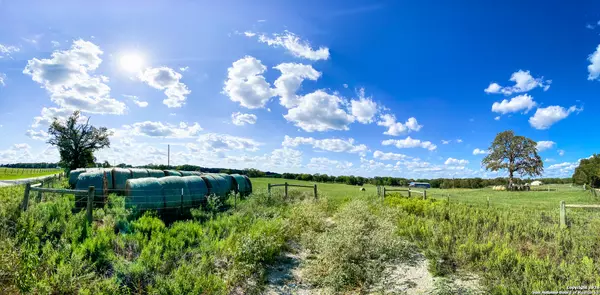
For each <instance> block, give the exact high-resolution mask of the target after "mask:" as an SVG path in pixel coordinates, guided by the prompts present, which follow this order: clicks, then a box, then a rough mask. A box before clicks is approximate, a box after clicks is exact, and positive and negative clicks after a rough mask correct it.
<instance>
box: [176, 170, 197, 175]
mask: <svg viewBox="0 0 600 295" xmlns="http://www.w3.org/2000/svg"><path fill="white" fill-rule="evenodd" d="M179 173H181V176H192V175H194V172H193V171H181V170H179Z"/></svg>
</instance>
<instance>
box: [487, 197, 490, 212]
mask: <svg viewBox="0 0 600 295" xmlns="http://www.w3.org/2000/svg"><path fill="white" fill-rule="evenodd" d="M487 204H488V209H489V208H490V197H489V196H488V197H487Z"/></svg>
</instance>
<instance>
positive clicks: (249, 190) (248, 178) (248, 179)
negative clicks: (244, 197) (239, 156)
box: [244, 175, 252, 194]
mask: <svg viewBox="0 0 600 295" xmlns="http://www.w3.org/2000/svg"><path fill="white" fill-rule="evenodd" d="M244 178H245V179H246V184H247V185H248V188H249V189H248V194H251V193H252V181H250V177H248V175H244Z"/></svg>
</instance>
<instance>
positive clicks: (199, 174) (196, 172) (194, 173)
mask: <svg viewBox="0 0 600 295" xmlns="http://www.w3.org/2000/svg"><path fill="white" fill-rule="evenodd" d="M192 174H193V175H196V176H202V172H200V171H192Z"/></svg>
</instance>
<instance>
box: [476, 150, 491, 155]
mask: <svg viewBox="0 0 600 295" xmlns="http://www.w3.org/2000/svg"><path fill="white" fill-rule="evenodd" d="M488 153H489V152H488V151H487V150H482V149H474V150H473V155H487V154H488Z"/></svg>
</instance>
